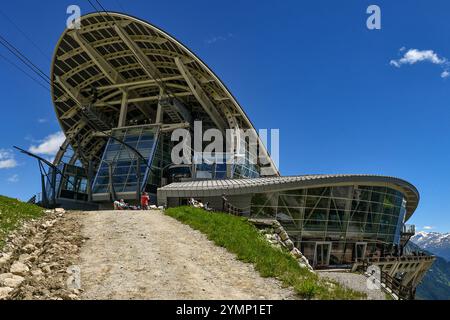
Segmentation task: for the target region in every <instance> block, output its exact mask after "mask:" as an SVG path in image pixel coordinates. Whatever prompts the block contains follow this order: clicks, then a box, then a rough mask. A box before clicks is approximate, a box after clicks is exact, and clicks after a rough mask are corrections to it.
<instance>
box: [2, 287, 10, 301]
mask: <svg viewBox="0 0 450 320" xmlns="http://www.w3.org/2000/svg"><path fill="white" fill-rule="evenodd" d="M11 291H13V288H10V287H0V300H4V299H7V298H8V296H9V293H10V292H11Z"/></svg>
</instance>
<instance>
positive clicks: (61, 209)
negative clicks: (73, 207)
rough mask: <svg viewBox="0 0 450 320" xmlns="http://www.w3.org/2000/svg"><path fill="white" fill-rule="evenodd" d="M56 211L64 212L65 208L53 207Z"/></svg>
mask: <svg viewBox="0 0 450 320" xmlns="http://www.w3.org/2000/svg"><path fill="white" fill-rule="evenodd" d="M55 212H56V213H65V212H66V210H65V209H64V208H55Z"/></svg>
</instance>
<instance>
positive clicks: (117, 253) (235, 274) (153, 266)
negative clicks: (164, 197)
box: [80, 211, 295, 299]
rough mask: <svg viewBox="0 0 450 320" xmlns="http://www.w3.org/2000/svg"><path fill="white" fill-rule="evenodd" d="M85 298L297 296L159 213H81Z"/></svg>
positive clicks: (280, 297)
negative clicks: (83, 238)
mask: <svg viewBox="0 0 450 320" xmlns="http://www.w3.org/2000/svg"><path fill="white" fill-rule="evenodd" d="M80 219H81V224H82V235H83V236H84V237H87V238H88V239H87V240H86V242H85V243H84V245H83V246H82V247H81V253H80V258H81V262H80V269H81V286H82V289H83V290H84V291H83V294H82V296H81V298H83V299H293V298H295V295H294V293H293V291H292V290H291V289H287V288H282V286H281V284H280V282H279V281H277V280H275V279H272V278H262V277H260V276H259V274H258V272H257V271H255V270H254V268H253V266H252V265H250V264H247V263H243V262H240V261H238V260H236V258H235V256H234V255H232V254H231V253H229V252H228V251H226V249H224V248H220V247H217V246H215V245H214V244H213V243H212V242H211V241H209V240H208V239H207V238H206V237H205V236H204V235H203V234H201V233H200V232H198V231H195V230H193V229H191V228H190V227H188V226H186V225H184V224H182V223H180V222H178V221H176V220H175V219H172V218H170V217H167V216H165V215H164V214H162V213H161V212H159V211H97V212H84V213H82V214H81V215H80Z"/></svg>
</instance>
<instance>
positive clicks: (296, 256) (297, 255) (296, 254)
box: [291, 248, 302, 259]
mask: <svg viewBox="0 0 450 320" xmlns="http://www.w3.org/2000/svg"><path fill="white" fill-rule="evenodd" d="M291 254H292V255H293V256H294V258H296V259H299V258H301V257H302V253H301V252H300V250H298V249H297V248H293V249H292V250H291Z"/></svg>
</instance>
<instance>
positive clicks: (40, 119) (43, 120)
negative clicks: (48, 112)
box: [37, 118, 48, 123]
mask: <svg viewBox="0 0 450 320" xmlns="http://www.w3.org/2000/svg"><path fill="white" fill-rule="evenodd" d="M47 121H48V119H45V118H39V119H37V122H38V123H46V122H47Z"/></svg>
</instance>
